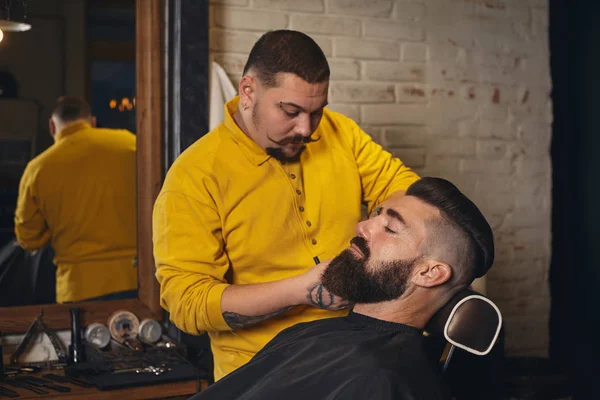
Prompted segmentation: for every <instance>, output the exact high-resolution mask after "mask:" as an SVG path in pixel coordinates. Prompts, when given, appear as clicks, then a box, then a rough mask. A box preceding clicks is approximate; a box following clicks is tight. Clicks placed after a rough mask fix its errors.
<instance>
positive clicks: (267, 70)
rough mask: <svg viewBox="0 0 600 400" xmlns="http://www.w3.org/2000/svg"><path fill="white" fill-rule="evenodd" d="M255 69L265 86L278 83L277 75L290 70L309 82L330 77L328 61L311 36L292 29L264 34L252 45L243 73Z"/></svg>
mask: <svg viewBox="0 0 600 400" xmlns="http://www.w3.org/2000/svg"><path fill="white" fill-rule="evenodd" d="M250 70H253V71H254V72H256V74H257V76H258V78H259V80H260V81H261V83H262V84H263V85H265V86H266V87H274V86H277V74H279V73H291V74H294V75H296V76H298V77H300V78H302V79H303V80H305V81H306V82H308V83H321V82H324V81H326V80H328V79H329V73H330V72H329V64H328V63H327V58H326V57H325V54H323V50H321V48H320V47H319V45H318V44H317V43H316V42H315V41H314V40H313V39H312V38H311V37H310V36H308V35H306V34H304V33H302V32H297V31H290V30H276V31H270V32H267V33H265V34H264V35H262V36H261V37H260V39H258V41H257V42H256V43H255V44H254V47H252V50H251V51H250V55H249V56H248V61H247V62H246V66H245V67H244V72H243V74H244V75H246V73H247V72H248V71H250Z"/></svg>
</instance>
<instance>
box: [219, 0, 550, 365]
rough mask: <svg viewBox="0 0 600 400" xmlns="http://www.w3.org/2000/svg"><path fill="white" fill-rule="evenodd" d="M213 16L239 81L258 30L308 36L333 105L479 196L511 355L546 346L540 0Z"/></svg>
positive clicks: (252, 9) (270, 6) (330, 1)
mask: <svg viewBox="0 0 600 400" xmlns="http://www.w3.org/2000/svg"><path fill="white" fill-rule="evenodd" d="M210 21H211V22H210V23H211V31H210V48H211V57H212V58H213V59H214V60H215V61H217V62H218V63H220V64H221V65H222V66H223V67H224V68H225V70H226V71H227V72H228V74H229V75H230V77H231V78H232V80H233V81H234V84H236V85H237V82H238V80H239V78H240V74H241V72H242V69H243V66H244V63H245V60H246V56H247V53H248V51H249V50H250V48H251V46H252V44H253V43H254V42H255V41H256V39H257V38H258V37H259V36H260V34H261V33H262V32H264V31H265V30H268V29H282V28H287V29H296V30H301V31H304V32H306V33H308V34H310V35H311V36H312V37H313V38H314V39H315V40H316V41H317V43H319V45H321V46H322V47H323V51H324V53H325V54H326V55H327V57H328V59H329V61H330V66H331V69H332V76H331V80H332V82H331V85H330V103H331V106H330V108H331V109H333V110H335V111H339V112H342V113H344V114H346V115H348V116H349V117H351V118H353V119H355V120H356V121H357V122H358V123H359V124H360V125H361V126H362V127H363V129H365V130H366V131H367V132H368V133H369V134H370V135H371V136H372V137H373V138H374V139H375V140H376V141H377V142H379V143H381V144H382V145H383V146H385V147H386V148H388V149H389V150H390V151H392V152H393V153H394V154H396V155H398V156H399V157H400V158H402V159H403V160H404V161H405V162H406V164H408V165H410V166H412V167H414V168H415V170H416V171H417V172H419V173H420V174H425V175H437V176H442V177H445V178H448V179H450V180H452V181H453V182H455V183H456V184H457V185H458V186H459V187H460V188H461V189H462V190H463V191H465V192H466V193H467V194H468V195H469V196H471V197H472V198H473V199H474V201H475V202H476V203H477V204H479V205H480V207H481V209H482V211H483V212H484V213H485V214H486V217H487V218H488V219H489V221H490V223H491V225H492V227H493V229H494V232H495V236H496V251H497V256H496V263H495V265H494V268H492V269H491V270H490V273H489V274H488V277H487V281H486V288H487V293H488V295H489V296H490V297H491V298H492V299H493V300H494V301H495V302H496V303H497V304H498V306H499V307H500V308H501V309H502V312H503V314H504V318H505V329H506V349H507V353H508V354H509V355H531V356H544V355H547V347H548V314H549V293H548V285H547V278H548V265H549V259H550V201H551V198H550V190H551V180H550V179H551V170H550V168H551V167H550V157H549V145H550V135H551V130H550V123H551V121H552V115H551V104H550V100H549V93H550V88H551V83H550V71H549V51H548V39H547V29H548V4H547V0H485V1H484V0H395V1H394V0H303V1H297V0H211V16H210Z"/></svg>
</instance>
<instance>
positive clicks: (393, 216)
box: [385, 208, 408, 225]
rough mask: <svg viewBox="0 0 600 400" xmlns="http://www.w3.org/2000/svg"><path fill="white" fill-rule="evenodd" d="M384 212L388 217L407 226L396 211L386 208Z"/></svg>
mask: <svg viewBox="0 0 600 400" xmlns="http://www.w3.org/2000/svg"><path fill="white" fill-rule="evenodd" d="M385 212H386V214H387V215H389V216H390V217H392V218H394V219H395V220H398V221H399V222H400V223H401V224H402V225H408V224H407V223H406V221H405V220H404V217H403V216H402V215H401V214H400V213H399V212H398V211H396V210H392V209H391V208H388V209H387V210H385Z"/></svg>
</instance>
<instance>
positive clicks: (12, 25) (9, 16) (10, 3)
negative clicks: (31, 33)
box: [0, 0, 31, 32]
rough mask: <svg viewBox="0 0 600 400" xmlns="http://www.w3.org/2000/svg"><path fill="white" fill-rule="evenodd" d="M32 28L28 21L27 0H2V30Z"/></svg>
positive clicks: (16, 30)
mask: <svg viewBox="0 0 600 400" xmlns="http://www.w3.org/2000/svg"><path fill="white" fill-rule="evenodd" d="M30 29H31V25H30V24H29V23H28V22H27V0H0V30H3V31H4V32H25V31H28V30H30Z"/></svg>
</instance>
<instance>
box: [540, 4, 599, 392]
mask: <svg viewBox="0 0 600 400" xmlns="http://www.w3.org/2000/svg"><path fill="white" fill-rule="evenodd" d="M550 52H551V73H552V83H553V91H552V101H553V107H554V110H553V114H554V122H553V140H552V150H551V151H552V164H553V229H552V231H553V232H552V235H553V243H552V252H553V255H552V265H551V271H550V287H551V296H552V310H551V323H550V334H551V337H550V340H551V344H550V354H551V358H552V359H553V360H555V361H557V364H558V365H560V366H561V367H562V368H563V369H564V370H566V372H568V373H569V375H570V377H571V380H572V382H573V386H574V389H575V390H576V393H577V395H578V396H577V398H581V399H584V398H585V399H587V398H600V397H595V396H594V394H592V392H597V391H598V389H597V388H596V387H594V386H598V382H595V380H597V378H598V376H600V358H599V356H600V338H599V335H598V333H599V332H600V331H599V328H600V310H599V307H600V259H598V257H597V254H598V251H599V249H600V246H599V245H598V242H600V202H599V201H598V199H600V185H598V180H599V179H600V164H599V162H598V161H597V160H598V159H599V158H600V157H599V154H598V152H599V150H600V79H599V74H600V2H598V1H596V0H578V1H568V0H550ZM596 394H597V393H596ZM590 396H594V397H590Z"/></svg>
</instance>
